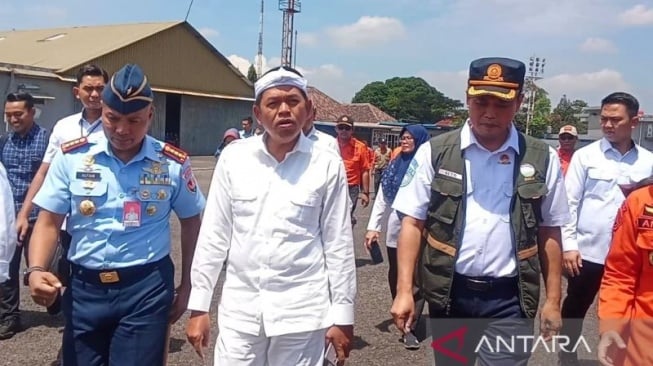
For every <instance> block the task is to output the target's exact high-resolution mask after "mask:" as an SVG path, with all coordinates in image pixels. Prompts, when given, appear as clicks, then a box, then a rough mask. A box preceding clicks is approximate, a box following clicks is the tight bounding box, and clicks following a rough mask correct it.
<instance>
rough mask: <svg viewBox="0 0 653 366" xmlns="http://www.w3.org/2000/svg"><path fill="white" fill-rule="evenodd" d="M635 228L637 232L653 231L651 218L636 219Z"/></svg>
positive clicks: (652, 219) (652, 218)
mask: <svg viewBox="0 0 653 366" xmlns="http://www.w3.org/2000/svg"><path fill="white" fill-rule="evenodd" d="M637 228H638V229H639V230H653V217H641V216H640V217H638V218H637Z"/></svg>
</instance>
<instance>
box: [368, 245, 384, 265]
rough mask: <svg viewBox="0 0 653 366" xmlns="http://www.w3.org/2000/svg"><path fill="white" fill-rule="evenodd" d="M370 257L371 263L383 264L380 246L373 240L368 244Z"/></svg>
mask: <svg viewBox="0 0 653 366" xmlns="http://www.w3.org/2000/svg"><path fill="white" fill-rule="evenodd" d="M370 256H371V257H372V263H374V264H380V263H383V254H381V246H380V245H379V242H378V241H376V240H374V241H373V242H372V244H370Z"/></svg>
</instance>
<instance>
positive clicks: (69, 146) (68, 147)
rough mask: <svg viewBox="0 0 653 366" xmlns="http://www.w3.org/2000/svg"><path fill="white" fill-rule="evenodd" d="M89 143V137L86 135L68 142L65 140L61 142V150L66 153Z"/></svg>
mask: <svg viewBox="0 0 653 366" xmlns="http://www.w3.org/2000/svg"><path fill="white" fill-rule="evenodd" d="M86 144H88V139H87V138H86V137H80V138H78V139H74V140H71V141H68V142H64V143H63V144H61V151H62V152H63V153H64V154H66V153H69V152H71V151H74V150H76V149H78V148H80V147H82V146H84V145H86Z"/></svg>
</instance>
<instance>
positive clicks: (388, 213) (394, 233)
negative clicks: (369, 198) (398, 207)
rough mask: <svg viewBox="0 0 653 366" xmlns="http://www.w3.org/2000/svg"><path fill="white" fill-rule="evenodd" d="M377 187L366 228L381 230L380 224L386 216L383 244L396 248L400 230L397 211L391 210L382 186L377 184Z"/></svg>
mask: <svg viewBox="0 0 653 366" xmlns="http://www.w3.org/2000/svg"><path fill="white" fill-rule="evenodd" d="M379 188H380V189H379V192H377V194H376V197H374V206H372V213H371V214H370V221H368V223H367V230H368V231H378V232H381V224H382V223H383V220H384V219H385V218H386V217H387V219H388V224H387V225H386V233H385V246H386V247H390V248H396V247H397V240H398V239H399V231H400V230H401V220H399V214H398V213H397V211H395V210H393V209H392V206H391V205H390V203H389V202H388V201H386V200H385V195H384V194H383V186H379Z"/></svg>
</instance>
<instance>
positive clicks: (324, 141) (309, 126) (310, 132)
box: [302, 105, 340, 156]
mask: <svg viewBox="0 0 653 366" xmlns="http://www.w3.org/2000/svg"><path fill="white" fill-rule="evenodd" d="M315 116H317V107H315V105H313V110H312V112H311V114H310V115H309V117H308V119H307V120H306V124H305V125H304V127H303V128H302V132H304V135H306V137H308V138H309V139H311V140H313V141H315V142H317V143H318V144H320V145H322V146H324V147H326V148H327V149H332V150H333V151H334V152H335V153H336V154H338V156H340V153H339V152H338V151H339V150H338V142H336V138H335V137H333V136H331V135H329V134H328V133H324V132H322V131H319V130H318V129H317V128H315V123H314V121H315Z"/></svg>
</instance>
